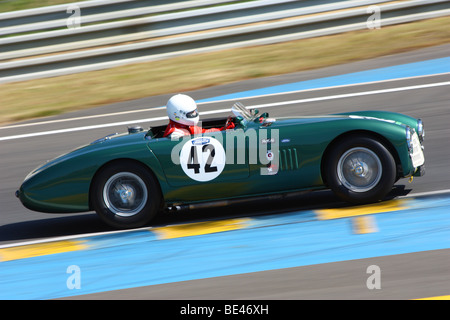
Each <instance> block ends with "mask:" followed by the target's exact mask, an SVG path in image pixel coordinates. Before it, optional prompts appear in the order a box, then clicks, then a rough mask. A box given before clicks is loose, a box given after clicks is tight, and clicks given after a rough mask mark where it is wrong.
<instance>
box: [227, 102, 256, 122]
mask: <svg viewBox="0 0 450 320" xmlns="http://www.w3.org/2000/svg"><path fill="white" fill-rule="evenodd" d="M231 112H233V114H234V115H235V116H236V117H239V116H241V117H242V118H244V119H245V120H246V121H251V120H252V118H253V116H252V114H251V113H250V111H249V110H247V108H245V107H244V105H243V104H242V103H240V102H236V103H235V104H234V105H233V106H232V107H231Z"/></svg>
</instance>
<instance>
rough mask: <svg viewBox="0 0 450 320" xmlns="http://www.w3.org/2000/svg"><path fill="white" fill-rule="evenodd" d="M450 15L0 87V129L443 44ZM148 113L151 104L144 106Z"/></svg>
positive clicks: (448, 38) (449, 33)
mask: <svg viewBox="0 0 450 320" xmlns="http://www.w3.org/2000/svg"><path fill="white" fill-rule="evenodd" d="M449 25H450V17H444V18H437V19H431V20H426V21H421V22H414V23H409V24H404V25H398V26H391V27H383V28H381V29H379V30H361V31H356V32H349V33H345V34H339V35H333V36H327V37H320V38H313V39H304V40H298V41H292V42H287V43H281V44H274V45H267V46H257V47H250V48H241V49H233V50H224V51H220V52H213V53H206V54H197V55H190V56H185V57H178V58H174V59H168V60H162V61H154V62H147V63H140V64H133V65H127V66H122V67H117V68H112V69H107V70H101V71H94V72H87V73H80V74H75V75H68V76H61V77H55V78H48V79H38V80H31V81H25V82H18V83H9V84H2V85H0V123H8V122H13V121H18V120H24V119H30V118H35V117H42V116H44V115H47V116H48V115H55V114H59V113H63V112H68V111H73V110H79V109H83V108H91V107H95V106H100V105H105V104H109V103H113V102H119V101H125V100H131V99H138V98H143V97H147V96H153V95H158V94H167V93H177V92H183V91H188V90H195V89H200V88H205V87H209V86H214V85H219V84H225V83H231V82H235V81H240V80H245V79H253V78H258V77H266V76H273V75H279V74H284V73H290V72H297V71H303V70H310V69H316V68H322V67H327V66H332V65H337V64H343V63H348V62H352V61H358V60H363V59H369V58H375V57H380V56H383V55H388V54H394V53H400V52H406V51H410V50H415V49H419V48H424V47H429V46H435V45H440V44H445V43H450V28H449V27H448V26H449ZM149 107H151V106H149Z"/></svg>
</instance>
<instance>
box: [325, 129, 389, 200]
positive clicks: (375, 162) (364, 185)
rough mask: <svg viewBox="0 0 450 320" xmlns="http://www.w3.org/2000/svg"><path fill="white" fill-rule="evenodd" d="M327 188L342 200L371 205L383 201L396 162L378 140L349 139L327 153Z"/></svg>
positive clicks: (359, 137)
mask: <svg viewBox="0 0 450 320" xmlns="http://www.w3.org/2000/svg"><path fill="white" fill-rule="evenodd" d="M325 165H326V167H325V171H326V178H327V182H328V185H329V186H330V188H331V189H332V190H333V191H334V193H335V194H336V195H337V196H339V197H340V198H341V199H342V200H344V201H347V202H351V203H370V202H375V201H379V200H382V199H383V198H384V197H385V196H386V195H387V194H388V193H389V192H390V191H391V190H392V187H393V185H394V183H395V178H396V165H395V160H394V158H393V156H392V154H391V153H390V152H389V150H388V149H387V148H386V147H385V146H384V145H383V144H382V143H381V142H379V141H378V140H376V139H373V138H370V137H363V136H352V137H351V138H348V139H345V140H343V141H341V142H339V143H337V144H336V145H334V146H333V147H332V149H331V151H330V152H329V153H328V154H327V159H326V164H325Z"/></svg>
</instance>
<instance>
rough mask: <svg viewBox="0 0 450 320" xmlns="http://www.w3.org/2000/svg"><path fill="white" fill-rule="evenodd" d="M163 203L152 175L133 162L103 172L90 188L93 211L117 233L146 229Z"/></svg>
mask: <svg viewBox="0 0 450 320" xmlns="http://www.w3.org/2000/svg"><path fill="white" fill-rule="evenodd" d="M161 199H162V196H161V190H160V188H159V185H158V183H157V181H156V179H155V178H154V176H153V175H152V174H151V172H149V171H148V170H147V169H146V168H145V167H144V166H143V165H140V164H138V163H135V162H130V161H124V162H120V163H113V164H111V165H109V166H107V167H105V168H103V169H102V170H101V171H100V172H99V173H98V174H97V175H96V177H95V179H94V181H93V184H92V187H91V203H92V207H93V209H94V210H95V211H96V212H97V214H98V216H99V217H100V218H101V219H102V220H103V221H104V222H105V223H106V224H108V225H109V226H112V227H114V228H116V229H130V228H138V227H142V226H145V225H147V224H148V223H149V222H150V221H151V220H152V219H153V218H154V216H155V215H156V214H157V213H158V211H159V209H160V205H161Z"/></svg>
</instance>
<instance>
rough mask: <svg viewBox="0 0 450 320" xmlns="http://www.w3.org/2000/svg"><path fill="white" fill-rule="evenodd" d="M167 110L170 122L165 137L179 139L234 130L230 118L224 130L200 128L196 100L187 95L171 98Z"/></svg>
mask: <svg viewBox="0 0 450 320" xmlns="http://www.w3.org/2000/svg"><path fill="white" fill-rule="evenodd" d="M166 109H167V115H168V116H169V119H170V121H169V125H168V126H167V128H166V131H165V132H164V136H163V137H168V136H170V137H171V138H172V137H174V138H178V137H181V136H183V135H190V134H199V133H205V132H216V131H222V130H228V129H233V128H234V123H233V122H232V121H230V118H228V120H227V122H226V124H225V126H224V127H223V128H212V129H203V128H202V127H198V126H197V123H198V121H199V119H200V116H199V114H198V111H197V104H196V103H195V101H194V99H192V98H191V97H189V96H187V95H185V94H177V95H174V96H173V97H172V98H170V99H169V101H167V105H166Z"/></svg>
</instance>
